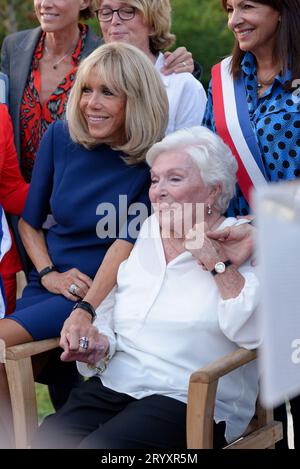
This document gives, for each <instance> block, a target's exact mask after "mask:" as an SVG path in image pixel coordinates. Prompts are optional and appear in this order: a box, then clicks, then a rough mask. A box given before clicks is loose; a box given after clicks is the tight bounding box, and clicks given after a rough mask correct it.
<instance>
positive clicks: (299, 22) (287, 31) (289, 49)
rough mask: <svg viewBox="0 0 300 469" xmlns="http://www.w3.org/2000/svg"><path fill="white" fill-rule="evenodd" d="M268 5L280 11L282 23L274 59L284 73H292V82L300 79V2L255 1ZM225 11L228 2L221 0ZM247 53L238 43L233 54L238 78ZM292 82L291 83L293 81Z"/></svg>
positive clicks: (279, 27)
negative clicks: (288, 70) (287, 71)
mask: <svg viewBox="0 0 300 469" xmlns="http://www.w3.org/2000/svg"><path fill="white" fill-rule="evenodd" d="M253 1H254V2H256V3H262V4H263V5H268V6H270V7H271V8H274V10H276V11H278V12H279V13H280V16H281V21H280V23H278V30H277V38H276V45H275V49H274V58H275V60H277V61H278V62H279V63H280V64H281V69H282V71H283V73H285V72H286V70H287V69H290V70H291V72H292V80H294V79H295V78H299V77H300V41H299V31H300V0H253ZM221 4H222V7H223V9H224V10H225V11H226V10H227V8H226V7H227V0H221ZM244 55H245V52H244V51H242V50H241V49H240V47H239V44H238V42H237V41H235V46H234V49H233V53H232V73H233V76H234V77H237V76H238V75H239V74H240V72H241V67H240V65H241V62H242V60H243V58H244ZM292 80H291V81H292Z"/></svg>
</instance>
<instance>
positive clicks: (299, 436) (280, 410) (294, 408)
mask: <svg viewBox="0 0 300 469" xmlns="http://www.w3.org/2000/svg"><path fill="white" fill-rule="evenodd" d="M290 406H291V415H292V418H293V430H294V447H295V449H298V448H300V396H296V397H294V398H293V399H290ZM274 419H275V420H278V421H279V422H282V426H283V440H281V441H279V442H278V443H276V449H288V422H287V413H286V406H285V404H282V405H280V406H279V407H276V409H274Z"/></svg>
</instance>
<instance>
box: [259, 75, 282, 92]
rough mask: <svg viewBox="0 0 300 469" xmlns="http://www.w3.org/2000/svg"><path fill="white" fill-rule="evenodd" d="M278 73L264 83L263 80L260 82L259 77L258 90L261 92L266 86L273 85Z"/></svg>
mask: <svg viewBox="0 0 300 469" xmlns="http://www.w3.org/2000/svg"><path fill="white" fill-rule="evenodd" d="M276 75H277V73H275V74H274V75H272V76H271V77H270V78H269V80H266V81H262V80H258V77H257V89H258V91H259V90H261V89H262V88H263V87H264V86H270V85H272V83H273V81H274V78H275V77H276Z"/></svg>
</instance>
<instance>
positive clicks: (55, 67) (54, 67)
mask: <svg viewBox="0 0 300 469" xmlns="http://www.w3.org/2000/svg"><path fill="white" fill-rule="evenodd" d="M72 48H73V45H72V46H71V47H70V48H69V49H68V50H67V52H66V53H65V55H64V56H63V57H61V58H60V59H59V60H58V61H57V62H54V64H52V67H53V69H54V70H56V69H57V66H58V65H59V64H60V63H61V62H62V61H63V60H64V59H65V58H66V57H67V56H68V55H69V53H70V51H71V50H72ZM45 51H46V52H47V54H48V55H50V53H49V49H48V47H47V46H46V45H45Z"/></svg>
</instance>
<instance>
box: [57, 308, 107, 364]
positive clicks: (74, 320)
mask: <svg viewBox="0 0 300 469" xmlns="http://www.w3.org/2000/svg"><path fill="white" fill-rule="evenodd" d="M88 316H89V313H86V311H84V310H81V309H78V310H77V309H76V310H75V311H73V312H72V314H71V315H70V317H69V318H68V319H67V320H66V321H65V323H64V326H63V329H62V331H61V338H60V347H62V348H63V349H64V352H63V353H62V354H61V357H60V358H61V360H62V361H64V362H71V361H75V360H77V361H80V362H84V363H88V364H90V365H95V364H96V363H97V362H98V361H99V360H101V358H103V357H104V356H105V354H106V351H107V350H108V347H109V341H108V338H107V337H106V336H105V335H103V334H101V333H100V332H99V331H98V329H97V328H96V327H95V326H93V324H92V323H91V320H90V319H89V318H88ZM81 338H86V339H88V346H87V348H86V349H84V348H82V347H80V339H81Z"/></svg>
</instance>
